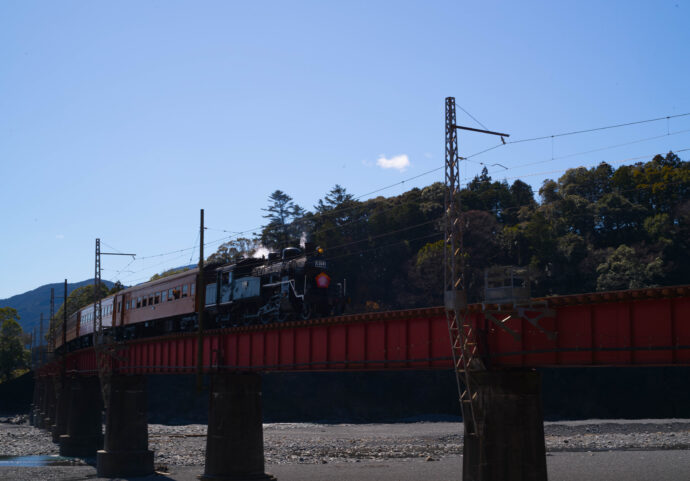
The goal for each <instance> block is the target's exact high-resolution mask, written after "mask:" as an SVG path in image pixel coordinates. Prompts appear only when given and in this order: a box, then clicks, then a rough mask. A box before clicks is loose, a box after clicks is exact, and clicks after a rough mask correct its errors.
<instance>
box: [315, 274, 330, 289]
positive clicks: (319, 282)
mask: <svg viewBox="0 0 690 481" xmlns="http://www.w3.org/2000/svg"><path fill="white" fill-rule="evenodd" d="M330 285H331V278H330V277H328V274H326V273H325V272H322V273H321V274H319V275H318V276H316V286H317V287H319V288H320V289H327V288H328V286H330Z"/></svg>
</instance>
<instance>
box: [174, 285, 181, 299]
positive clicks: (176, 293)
mask: <svg viewBox="0 0 690 481" xmlns="http://www.w3.org/2000/svg"><path fill="white" fill-rule="evenodd" d="M173 295H174V296H175V299H179V298H180V286H175V289H174V290H173Z"/></svg>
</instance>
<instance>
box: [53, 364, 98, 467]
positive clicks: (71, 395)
mask: <svg viewBox="0 0 690 481" xmlns="http://www.w3.org/2000/svg"><path fill="white" fill-rule="evenodd" d="M67 386H68V390H67V392H66V393H65V397H66V398H67V399H68V400H69V403H68V407H67V414H66V419H67V424H66V432H67V434H62V435H60V456H78V457H88V456H95V455H96V451H98V450H99V449H100V448H101V447H102V446H103V433H102V412H103V401H102V400H101V387H100V383H99V381H98V378H97V377H95V376H93V377H75V378H70V379H69V381H68V382H67Z"/></svg>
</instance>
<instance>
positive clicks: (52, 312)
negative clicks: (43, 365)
mask: <svg viewBox="0 0 690 481" xmlns="http://www.w3.org/2000/svg"><path fill="white" fill-rule="evenodd" d="M48 340H49V341H48V344H49V346H50V347H49V349H50V352H52V353H53V356H55V289H53V288H52V287H51V288H50V321H49V322H48Z"/></svg>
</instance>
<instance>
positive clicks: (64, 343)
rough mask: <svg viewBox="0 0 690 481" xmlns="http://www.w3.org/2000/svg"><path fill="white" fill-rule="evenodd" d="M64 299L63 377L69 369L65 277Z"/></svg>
mask: <svg viewBox="0 0 690 481" xmlns="http://www.w3.org/2000/svg"><path fill="white" fill-rule="evenodd" d="M64 299H65V300H64V301H63V303H62V377H63V378H64V377H65V373H66V371H67V365H66V364H65V363H66V362H67V279H65V292H64Z"/></svg>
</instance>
